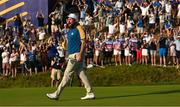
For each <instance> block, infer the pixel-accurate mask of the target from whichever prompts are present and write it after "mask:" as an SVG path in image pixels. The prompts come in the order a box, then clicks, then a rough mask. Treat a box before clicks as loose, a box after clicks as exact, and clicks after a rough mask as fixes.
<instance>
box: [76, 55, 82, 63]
mask: <svg viewBox="0 0 180 107" xmlns="http://www.w3.org/2000/svg"><path fill="white" fill-rule="evenodd" d="M76 60H77V61H78V62H80V61H82V56H81V55H80V54H76Z"/></svg>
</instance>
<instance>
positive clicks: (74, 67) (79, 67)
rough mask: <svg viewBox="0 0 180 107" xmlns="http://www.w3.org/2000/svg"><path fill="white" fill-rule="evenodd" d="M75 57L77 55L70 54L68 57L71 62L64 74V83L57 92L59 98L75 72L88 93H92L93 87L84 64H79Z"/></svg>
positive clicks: (62, 82)
mask: <svg viewBox="0 0 180 107" xmlns="http://www.w3.org/2000/svg"><path fill="white" fill-rule="evenodd" d="M75 57H76V54H70V55H69V56H68V58H69V61H68V64H67V67H66V70H65V72H64V76H63V78H62V81H61V83H60V84H59V86H58V88H57V90H56V91H55V94H56V95H57V96H60V94H61V92H62V91H63V89H64V88H65V86H66V85H67V83H68V82H69V80H70V79H71V78H72V75H73V73H74V72H76V73H77V74H78V76H79V77H80V79H81V80H82V82H83V84H84V87H85V89H86V92H87V93H91V92H92V87H91V85H90V83H89V80H88V78H87V74H86V70H85V69H84V67H83V62H77V61H76V59H75Z"/></svg>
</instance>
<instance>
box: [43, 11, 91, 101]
mask: <svg viewBox="0 0 180 107" xmlns="http://www.w3.org/2000/svg"><path fill="white" fill-rule="evenodd" d="M67 24H68V26H69V28H70V30H69V32H68V33H67V35H68V36H67V38H68V54H69V55H68V64H67V67H66V70H65V72H64V76H63V78H62V81H61V83H60V84H59V86H58V88H57V90H56V91H55V92H54V93H48V94H46V95H47V97H48V98H50V99H56V100H57V99H58V98H59V96H60V94H61V92H62V91H63V89H64V88H65V86H66V85H67V83H68V81H69V80H70V79H71V77H72V74H73V73H74V72H76V73H77V74H78V75H79V77H80V79H81V80H82V82H83V84H84V87H85V89H86V92H87V94H86V96H85V97H82V98H81V100H86V99H94V98H95V95H94V93H93V92H92V87H91V85H90V83H89V80H88V78H87V76H86V73H85V69H84V66H83V65H84V64H83V62H84V61H83V60H84V52H85V32H84V30H83V28H82V26H80V25H79V23H78V15H77V14H76V13H70V14H69V15H68V19H67Z"/></svg>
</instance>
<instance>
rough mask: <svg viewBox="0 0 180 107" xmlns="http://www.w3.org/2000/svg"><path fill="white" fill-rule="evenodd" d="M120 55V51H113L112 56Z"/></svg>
mask: <svg viewBox="0 0 180 107" xmlns="http://www.w3.org/2000/svg"><path fill="white" fill-rule="evenodd" d="M120 54H121V51H120V50H117V49H114V52H113V55H120Z"/></svg>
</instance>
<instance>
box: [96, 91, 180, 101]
mask: <svg viewBox="0 0 180 107" xmlns="http://www.w3.org/2000/svg"><path fill="white" fill-rule="evenodd" d="M173 93H180V90H168V91H159V92H151V93H140V94H132V95H120V96H107V97H97V98H96V99H97V100H100V99H112V98H123V97H135V96H144V95H157V94H173Z"/></svg>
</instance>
